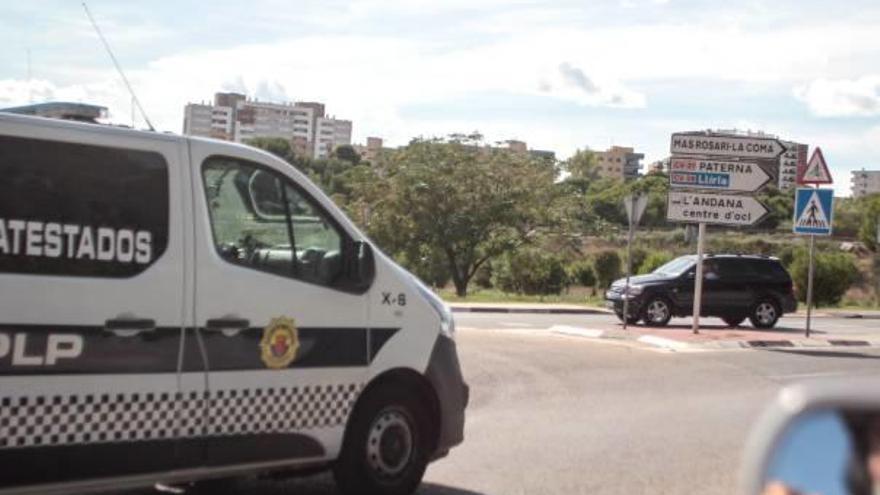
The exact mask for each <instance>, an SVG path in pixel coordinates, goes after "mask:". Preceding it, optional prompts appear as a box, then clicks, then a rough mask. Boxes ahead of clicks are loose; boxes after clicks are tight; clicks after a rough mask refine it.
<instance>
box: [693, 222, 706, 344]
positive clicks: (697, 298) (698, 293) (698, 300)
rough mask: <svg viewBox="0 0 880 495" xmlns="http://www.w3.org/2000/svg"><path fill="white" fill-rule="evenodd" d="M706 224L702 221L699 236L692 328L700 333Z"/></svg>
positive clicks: (695, 332) (696, 332)
mask: <svg viewBox="0 0 880 495" xmlns="http://www.w3.org/2000/svg"><path fill="white" fill-rule="evenodd" d="M705 238H706V224H705V223H702V222H701V223H700V233H699V235H698V236H697V273H696V274H694V323H693V326H692V327H691V330H692V331H693V332H694V334H698V333H700V313H701V312H702V310H703V252H704V250H705Z"/></svg>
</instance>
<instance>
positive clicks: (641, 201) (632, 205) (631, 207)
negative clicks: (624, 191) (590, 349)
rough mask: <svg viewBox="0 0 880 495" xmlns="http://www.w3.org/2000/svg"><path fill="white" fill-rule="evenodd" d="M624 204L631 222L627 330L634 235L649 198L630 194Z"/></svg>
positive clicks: (625, 308) (625, 292)
mask: <svg viewBox="0 0 880 495" xmlns="http://www.w3.org/2000/svg"><path fill="white" fill-rule="evenodd" d="M623 204H624V206H625V207H626V217H627V219H628V220H629V230H628V231H627V235H626V285H624V288H623V329H624V330H626V325H627V323H628V321H629V278H630V276H631V275H632V242H633V233H634V232H635V227H636V225H638V223H639V221H640V220H641V219H642V214H644V213H645V207H646V206H647V205H648V197H647V196H643V195H633V194H630V195H628V196H627V197H625V198H623Z"/></svg>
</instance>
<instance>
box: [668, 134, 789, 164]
mask: <svg viewBox="0 0 880 495" xmlns="http://www.w3.org/2000/svg"><path fill="white" fill-rule="evenodd" d="M669 150H670V152H671V153H672V154H673V155H704V156H724V157H730V158H755V159H767V160H777V159H778V158H779V157H780V156H781V155H782V154H783V153H785V146H783V144H782V143H781V142H779V140H778V139H774V138H763V137H750V136H706V135H703V134H673V135H672V142H671V144H670V147H669Z"/></svg>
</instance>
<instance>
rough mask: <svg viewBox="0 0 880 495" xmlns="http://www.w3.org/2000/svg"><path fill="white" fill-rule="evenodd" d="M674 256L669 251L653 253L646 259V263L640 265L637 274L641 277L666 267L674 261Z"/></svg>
mask: <svg viewBox="0 0 880 495" xmlns="http://www.w3.org/2000/svg"><path fill="white" fill-rule="evenodd" d="M672 258H673V255H672V253H670V252H668V251H652V252H651V254H649V255H648V257H647V258H645V260H644V261H642V263H641V264H640V265H639V269H638V271H637V273H638V274H639V275H643V274H645V273H651V272H653V271H654V270H656V269H657V268H660V267H661V266H663V265H665V264H666V263H668V262H670V261H672Z"/></svg>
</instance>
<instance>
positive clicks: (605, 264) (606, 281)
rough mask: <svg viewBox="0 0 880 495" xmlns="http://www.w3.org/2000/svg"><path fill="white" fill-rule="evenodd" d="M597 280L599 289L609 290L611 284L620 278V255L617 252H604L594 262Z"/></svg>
mask: <svg viewBox="0 0 880 495" xmlns="http://www.w3.org/2000/svg"><path fill="white" fill-rule="evenodd" d="M593 268H594V269H595V271H596V280H597V281H598V283H599V287H600V288H602V289H607V288H608V287H610V286H611V283H612V282H614V281H615V280H617V279H619V278H620V255H618V254H617V251H602V252H600V253H599V254H597V255H596V258H595V260H594V261H593Z"/></svg>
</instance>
